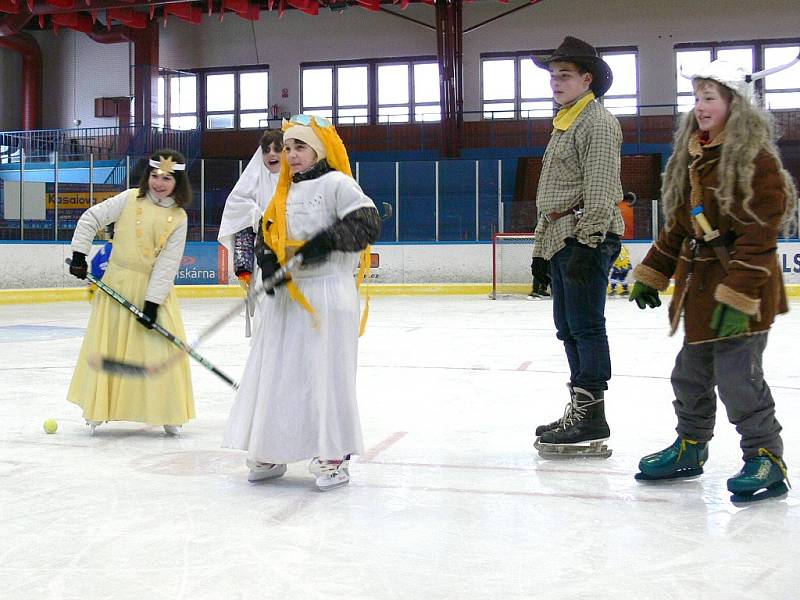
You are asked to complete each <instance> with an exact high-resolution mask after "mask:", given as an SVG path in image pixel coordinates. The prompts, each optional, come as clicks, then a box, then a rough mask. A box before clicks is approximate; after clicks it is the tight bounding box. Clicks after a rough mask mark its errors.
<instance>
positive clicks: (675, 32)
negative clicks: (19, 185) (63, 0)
mask: <svg viewBox="0 0 800 600" xmlns="http://www.w3.org/2000/svg"><path fill="white" fill-rule="evenodd" d="M586 5H587V3H586V1H585V0H558V1H545V2H541V3H538V4H535V5H533V6H531V7H530V8H527V9H524V10H519V11H517V12H515V13H514V14H513V15H511V16H508V17H504V18H501V19H498V20H496V21H493V22H492V23H489V24H487V25H485V26H483V27H480V28H478V29H476V30H475V31H473V32H471V33H467V34H466V35H465V36H464V100H465V105H464V109H465V110H466V111H478V110H479V109H480V54H481V52H501V51H517V50H535V49H546V48H553V47H555V46H557V45H558V44H559V43H560V42H561V40H562V39H563V37H564V35H566V34H571V35H576V36H578V37H581V38H583V39H586V40H587V41H589V42H591V43H592V44H594V45H597V46H616V45H631V46H637V47H638V49H639V57H640V89H641V94H640V100H641V103H642V104H663V103H667V104H669V103H672V102H674V88H675V68H674V64H673V52H672V46H673V44H675V43H680V42H692V41H714V40H732V39H759V38H764V39H772V38H782V37H793V36H794V37H796V36H797V35H798V31H800V29H798V25H800V16H798V15H800V13H799V12H798V11H797V2H796V0H761V1H759V2H758V3H753V2H751V1H749V0H719V1H717V2H714V3H713V27H710V26H709V23H710V22H711V20H712V15H710V14H709V13H710V12H711V11H710V5H709V4H708V3H698V2H694V1H693V0H671V1H670V2H661V1H660V0H597V1H595V2H592V10H591V12H587V10H586ZM388 10H393V11H395V12H402V14H403V15H405V16H408V17H411V18H414V19H417V20H419V21H424V22H425V23H428V24H430V25H434V23H435V21H434V9H433V7H431V6H429V5H412V6H409V7H408V9H407V10H405V11H400V9H399V7H395V6H393V7H390V8H389V9H388ZM507 10H509V5H508V4H503V3H500V2H494V1H486V2H475V3H468V4H465V5H464V19H463V24H464V29H469V28H470V27H472V26H474V25H477V24H479V23H481V22H484V21H486V20H487V19H489V18H492V17H494V16H497V15H500V14H502V13H503V12H505V11H507ZM582 15H585V16H582ZM35 35H36V37H37V39H38V40H39V42H40V44H41V46H42V51H43V55H44V64H45V83H44V97H45V98H46V99H47V100H48V101H46V104H45V109H44V123H45V126H46V127H71V126H72V121H73V119H74V118H75V117H77V118H79V119H81V120H82V121H83V126H84V127H86V126H110V125H114V124H115V120H114V119H112V118H105V119H95V118H94V116H93V114H94V98H96V97H101V96H122V95H127V94H129V93H130V87H131V86H130V83H129V73H130V65H131V63H130V58H129V51H128V44H111V45H102V46H101V45H99V44H97V43H95V42H93V41H92V40H91V39H89V38H88V37H87V36H85V35H83V34H77V33H74V32H71V31H69V30H61V31H60V32H59V35H58V36H54V35H53V33H52V32H51V31H42V32H37V33H35ZM159 35H160V46H159V48H160V59H161V66H163V67H167V68H172V69H188V68H197V67H210V66H232V65H247V64H256V63H268V64H269V65H270V72H271V77H272V81H271V86H270V87H271V90H270V91H271V96H272V97H271V98H270V104H273V103H277V104H279V105H280V106H281V108H282V109H285V110H287V111H289V112H295V111H296V110H297V109H298V107H299V92H300V77H299V65H300V63H302V62H308V61H322V60H334V59H358V58H382V57H396V56H419V55H431V54H436V36H435V34H434V32H433V31H432V30H430V29H427V28H425V27H422V26H420V25H417V24H415V23H411V22H409V21H407V20H402V19H398V18H396V17H392V16H390V15H387V14H385V13H384V12H378V13H375V12H371V11H367V10H363V9H360V8H357V7H351V8H348V9H347V10H345V11H344V12H343V13H341V14H338V13H332V12H330V11H326V10H324V9H323V10H320V14H319V16H317V17H311V16H308V15H305V14H303V13H300V12H299V11H295V10H290V11H287V12H286V14H285V15H284V16H283V18H282V19H278V13H277V11H273V12H262V13H261V19H260V20H259V21H258V22H255V23H252V22H250V21H247V20H245V19H242V18H240V17H238V16H237V15H235V14H234V13H230V12H229V13H225V15H224V18H223V19H222V20H220V16H219V15H218V14H215V15H211V16H205V17H204V19H203V23H202V24H201V25H199V26H194V25H189V24H187V23H185V22H183V21H180V20H179V19H177V18H175V17H170V18H169V19H168V21H167V24H166V27H161V28H160V34H159ZM7 54H8V53H7V52H2V51H0V72H2V69H6V68H8V67H6V66H4V65H5V63H7V62H8V58H7ZM12 68H13V67H12ZM11 75H12V76H11V77H10V78H9V79H4V83H6V85H3V86H2V87H0V102H2V103H3V104H0V106H4V107H5V106H8V111H7V110H3V111H2V112H0V125H2V123H7V122H8V121H9V117H8V116H7V113H8V112H12V113H14V114H16V113H18V110H19V109H18V108H16V107H15V106H13V105H9V104H8V101H7V100H3V98H6V97H8V96H13V95H14V94H15V93H16V94H17V95H18V89H19V77H18V76H14V74H13V73H12V74H11ZM75 81H77V82H78V85H77V86H76V85H74V83H75ZM283 88H286V89H287V90H288V98H287V99H283V98H281V97H280V91H281V90H282V89H283ZM12 90H16V91H12ZM10 120H11V121H12V122H13V121H14V118H13V117H12V118H10ZM3 128H14V125H13V123H12V125H11V127H9V126H7V125H6V126H3Z"/></svg>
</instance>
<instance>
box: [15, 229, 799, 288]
mask: <svg viewBox="0 0 800 600" xmlns="http://www.w3.org/2000/svg"><path fill="white" fill-rule="evenodd" d="M625 245H626V246H627V247H628V251H629V252H630V255H631V261H632V262H633V264H634V265H636V264H638V263H639V262H640V261H641V259H642V258H643V257H644V255H645V253H646V252H647V250H648V249H649V248H650V242H646V241H645V242H626V243H625ZM99 248H100V245H95V246H94V251H97V250H98V249H99ZM373 253H374V254H377V255H378V260H379V266H378V267H377V268H374V269H373V270H372V275H371V279H372V281H373V282H374V283H394V284H397V283H416V284H419V283H431V284H439V283H491V281H492V245H491V243H466V244H465V243H453V244H448V243H439V244H381V245H377V246H374V247H373ZM530 255H531V246H530V245H529V244H511V245H506V246H504V247H503V248H502V249H500V250H499V251H498V252H497V257H498V260H497V262H498V272H499V273H500V277H499V280H500V281H502V282H506V283H527V282H528V281H529V280H530ZM70 256H72V253H71V252H70V249H69V246H68V245H66V244H63V245H62V244H36V243H28V244H13V243H12V244H0V257H2V260H0V289H22V288H54V287H79V286H82V285H84V284H83V283H82V282H80V281H78V280H77V279H75V278H74V277H71V276H70V275H69V273H68V271H67V267H66V264H65V263H64V260H65V259H66V258H69V257H70ZM778 260H779V261H780V264H781V266H782V268H783V272H784V279H785V281H786V283H794V284H800V242H784V243H781V244H779V246H778ZM229 272H231V273H232V272H233V271H232V269H229Z"/></svg>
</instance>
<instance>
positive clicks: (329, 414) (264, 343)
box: [223, 115, 380, 491]
mask: <svg viewBox="0 0 800 600" xmlns="http://www.w3.org/2000/svg"><path fill="white" fill-rule="evenodd" d="M379 235H380V217H379V215H378V211H377V209H376V208H375V205H374V203H373V202H372V200H371V199H370V198H368V197H367V196H366V195H365V194H364V192H363V191H362V190H361V188H360V187H359V185H358V184H357V183H356V181H355V180H354V179H353V178H352V176H351V175H350V164H349V160H348V158H347V152H346V150H345V149H344V145H343V144H342V141H341V139H340V138H339V136H338V134H337V133H336V130H335V129H334V128H333V126H332V125H330V123H328V122H327V121H326V120H324V119H322V118H320V117H307V116H306V115H299V116H296V117H293V118H292V120H291V121H289V122H287V123H285V124H284V152H283V158H282V165H281V176H280V181H279V183H278V187H277V190H276V192H275V195H274V196H273V198H272V202H271V203H270V205H269V207H268V208H267V211H266V213H265V215H264V219H263V226H262V229H261V230H260V234H259V242H258V243H257V247H256V256H257V258H258V262H259V266H260V267H261V269H262V273H263V277H265V278H266V277H269V276H270V275H271V274H272V273H273V272H274V271H275V270H277V268H278V264H279V263H280V264H285V263H286V261H287V259H288V258H289V257H290V256H291V255H293V254H300V255H301V256H302V259H303V266H302V267H301V268H299V269H297V270H296V271H295V272H294V273H293V274H292V279H291V280H290V281H289V282H288V284H287V285H286V286H282V287H280V288H279V289H278V290H277V292H276V294H275V295H274V296H273V297H270V298H266V299H265V301H264V302H263V303H262V311H263V318H262V319H261V321H260V323H259V324H258V325H257V328H256V333H255V335H254V341H253V344H252V347H251V350H250V355H249V357H248V360H247V364H246V366H245V370H244V374H243V376H242V381H241V384H240V387H239V391H238V393H237V396H236V401H235V403H234V406H233V409H232V410H231V415H230V418H229V420H228V425H227V428H226V432H225V437H224V442H223V445H224V446H225V447H229V448H238V449H241V450H247V452H248V461H247V464H248V466H249V467H250V474H249V476H248V479H249V480H250V481H263V480H265V479H273V478H276V477H280V476H281V475H283V474H284V473H285V472H286V464H287V463H290V462H296V461H301V460H308V459H311V465H310V466H309V468H310V470H311V472H312V473H313V474H314V475H316V486H317V489H319V490H322V491H324V490H329V489H333V488H335V487H339V486H341V485H345V484H346V483H348V481H349V471H348V467H349V462H348V461H349V457H350V454H358V453H359V452H361V451H362V437H361V425H360V422H359V416H358V406H357V402H356V366H357V352H358V335H359V298H358V292H357V284H356V280H355V279H354V277H353V275H354V272H355V270H356V267H357V265H358V262H359V253H360V252H362V251H364V250H365V249H366V248H367V247H368V246H369V244H371V243H373V242H374V241H376V240H377V239H378V236H379ZM362 264H364V261H362Z"/></svg>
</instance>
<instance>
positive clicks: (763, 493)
mask: <svg viewBox="0 0 800 600" xmlns="http://www.w3.org/2000/svg"><path fill="white" fill-rule="evenodd" d="M790 487H792V486H791V484H790V483H789V476H788V473H787V470H786V463H785V462H783V459H782V458H781V457H780V456H775V455H774V454H772V452H770V451H769V450H767V449H766V448H759V449H758V456H752V457H750V458H748V459H747V460H745V461H744V467H742V470H741V471H739V472H738V473H737V474H736V475H734V476H733V477H731V478H730V479H728V491H729V492H731V493H732V494H733V495H732V496H731V502H733V503H734V504H738V503H747V502H757V501H759V500H766V499H767V498H775V497H778V496H783V495H785V494H786V493H788V491H789V488H790Z"/></svg>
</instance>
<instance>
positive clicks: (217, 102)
mask: <svg viewBox="0 0 800 600" xmlns="http://www.w3.org/2000/svg"><path fill="white" fill-rule="evenodd" d="M798 52H800V43H799V42H798V41H797V40H790V41H769V42H729V43H725V44H705V45H704V44H680V45H677V46H676V47H675V67H676V69H675V71H676V77H677V79H676V90H677V95H676V97H675V104H676V105H677V107H678V110H680V111H685V110H689V109H691V107H692V106H693V104H694V97H693V93H692V86H691V82H690V81H689V80H688V79H686V78H684V77H683V76H682V73H686V74H689V73H693V72H695V71H696V70H697V69H698V68H699V67H701V66H703V65H705V64H708V63H709V62H710V61H712V60H715V59H718V58H722V59H726V60H729V61H731V62H733V63H735V64H737V65H739V66H741V67H742V68H743V69H744V70H745V71H746V72H748V73H752V72H753V71H759V70H762V69H768V68H771V67H775V66H778V65H782V64H785V63H787V62H790V61H791V60H792V59H794V58H795V57H796V56H797V55H798ZM538 53H539V52H537V54H538ZM547 53H548V51H542V52H541V54H547ZM599 53H600V55H601V56H602V58H603V59H604V60H605V61H606V62H607V63H608V64H609V66H610V67H611V70H612V72H613V74H614V83H613V85H612V86H611V89H609V91H608V93H607V94H606V95H605V96H604V98H603V100H602V102H603V103H604V105H605V106H606V107H607V108H608V109H609V110H610V111H611V112H612V113H615V114H618V115H629V114H637V112H638V110H639V107H640V100H639V96H640V88H639V58H638V52H637V50H636V48H605V49H600V50H599ZM531 54H532V52H530V51H528V52H524V53H523V52H516V53H513V54H508V53H505V54H495V53H493V54H485V55H482V56H481V71H480V75H481V116H482V117H483V118H484V119H514V118H517V119H519V118H522V119H525V118H537V117H542V118H550V117H552V116H553V115H554V113H555V111H556V110H557V105H556V104H555V103H554V102H553V98H552V92H551V89H550V75H549V73H548V72H547V71H546V70H544V69H540V68H538V67H537V66H536V65H535V64H534V63H533V60H531V58H530V56H531ZM439 86H440V77H439V67H438V64H437V61H436V59H435V57H418V58H413V59H411V58H409V59H393V60H365V61H346V62H337V63H332V62H327V63H306V64H302V65H301V66H300V90H301V96H300V110H301V111H302V112H305V113H311V114H317V115H321V116H324V117H327V118H329V119H332V120H333V121H334V122H335V123H343V124H361V123H369V122H377V123H409V122H423V121H438V120H440V119H441V109H440V107H439V94H440V87H439ZM756 90H757V92H758V93H759V94H761V95H762V96H763V97H764V102H765V105H766V107H767V108H768V109H770V110H780V109H797V108H800V63H798V64H796V65H794V66H793V67H791V68H789V69H786V70H784V71H781V72H779V73H776V74H774V75H769V76H767V77H766V78H764V79H763V80H759V81H757V82H756ZM275 109H277V107H273V108H272V109H271V108H270V106H269V71H268V69H267V68H266V67H265V66H264V67H247V68H243V69H227V70H219V69H213V70H207V71H203V70H198V71H191V72H166V71H165V72H163V73H162V74H161V76H160V77H159V79H158V114H157V116H156V117H155V119H154V121H155V124H156V125H160V126H164V127H170V128H172V129H195V128H197V126H198V124H199V123H200V122H202V123H203V127H204V128H205V129H248V128H252V129H263V128H265V127H267V126H268V121H269V119H272V118H277V116H278V115H277V114H273V111H274V110H275Z"/></svg>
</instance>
